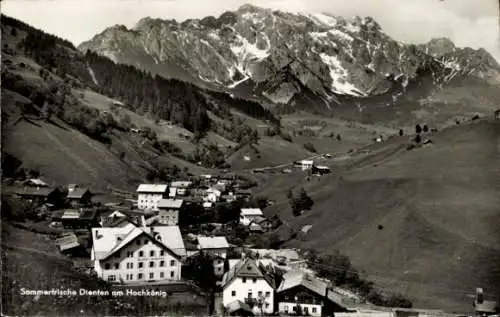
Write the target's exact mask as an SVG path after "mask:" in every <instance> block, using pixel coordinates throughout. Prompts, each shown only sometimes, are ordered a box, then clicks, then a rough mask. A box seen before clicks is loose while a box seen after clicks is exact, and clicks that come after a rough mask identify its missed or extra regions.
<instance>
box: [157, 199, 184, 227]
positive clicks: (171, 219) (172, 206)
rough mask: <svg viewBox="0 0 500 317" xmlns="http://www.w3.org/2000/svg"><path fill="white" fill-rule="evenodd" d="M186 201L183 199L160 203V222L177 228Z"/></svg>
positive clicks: (167, 200)
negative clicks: (180, 211)
mask: <svg viewBox="0 0 500 317" xmlns="http://www.w3.org/2000/svg"><path fill="white" fill-rule="evenodd" d="M183 202H184V201H183V200H181V199H162V200H160V201H159V202H158V204H157V208H158V210H159V211H158V216H159V217H158V222H159V223H160V224H162V225H167V226H176V225H177V224H178V223H179V210H180V209H181V207H182V203H183Z"/></svg>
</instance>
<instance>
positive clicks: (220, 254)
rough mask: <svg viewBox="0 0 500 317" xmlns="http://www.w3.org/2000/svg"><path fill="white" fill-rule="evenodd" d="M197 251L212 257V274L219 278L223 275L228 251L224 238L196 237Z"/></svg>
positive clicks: (227, 244)
mask: <svg viewBox="0 0 500 317" xmlns="http://www.w3.org/2000/svg"><path fill="white" fill-rule="evenodd" d="M198 249H199V250H200V251H202V252H205V253H207V254H210V255H211V256H212V257H213V259H214V262H213V265H214V274H215V275H216V276H219V277H220V276H222V275H223V274H224V262H225V261H226V258H227V252H228V250H229V243H228V242H227V240H226V237H198Z"/></svg>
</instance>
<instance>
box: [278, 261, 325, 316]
mask: <svg viewBox="0 0 500 317" xmlns="http://www.w3.org/2000/svg"><path fill="white" fill-rule="evenodd" d="M326 295H327V284H326V283H325V282H323V281H320V280H318V279H317V278H314V277H312V276H309V275H308V274H306V273H304V272H301V271H290V272H287V273H286V274H285V275H284V276H283V281H282V282H281V284H280V286H279V288H278V289H277V295H276V296H277V297H278V310H279V312H280V313H283V314H292V315H306V316H316V317H319V316H322V315H323V314H324V311H323V307H324V306H325V303H326Z"/></svg>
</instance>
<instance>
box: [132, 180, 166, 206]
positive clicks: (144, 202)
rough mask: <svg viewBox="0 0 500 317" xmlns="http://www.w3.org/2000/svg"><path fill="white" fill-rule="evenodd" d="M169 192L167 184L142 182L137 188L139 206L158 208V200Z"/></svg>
mask: <svg viewBox="0 0 500 317" xmlns="http://www.w3.org/2000/svg"><path fill="white" fill-rule="evenodd" d="M166 192H167V185H161V184H141V185H139V187H138V188H137V194H138V195H137V208H139V209H154V210H156V209H158V208H157V207H158V202H159V201H160V200H162V199H163V196H164V195H165V194H166Z"/></svg>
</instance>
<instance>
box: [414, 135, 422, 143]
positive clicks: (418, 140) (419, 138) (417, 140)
mask: <svg viewBox="0 0 500 317" xmlns="http://www.w3.org/2000/svg"><path fill="white" fill-rule="evenodd" d="M420 142H422V137H421V136H420V134H417V135H416V136H415V143H417V144H420Z"/></svg>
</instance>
